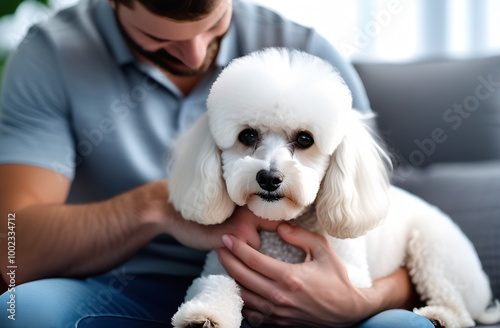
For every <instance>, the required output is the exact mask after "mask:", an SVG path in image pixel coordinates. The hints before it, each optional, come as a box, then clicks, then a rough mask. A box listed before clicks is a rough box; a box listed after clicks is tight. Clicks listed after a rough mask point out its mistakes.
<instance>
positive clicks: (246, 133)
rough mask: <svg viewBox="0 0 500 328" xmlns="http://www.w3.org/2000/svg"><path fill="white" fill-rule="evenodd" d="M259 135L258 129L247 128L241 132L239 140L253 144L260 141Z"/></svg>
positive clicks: (248, 144)
mask: <svg viewBox="0 0 500 328" xmlns="http://www.w3.org/2000/svg"><path fill="white" fill-rule="evenodd" d="M258 136H259V135H258V133H257V131H255V130H254V129H245V130H243V131H241V132H240V135H239V136H238V140H239V141H240V142H241V143H242V144H244V145H246V146H253V145H255V144H256V143H257V141H259V140H258Z"/></svg>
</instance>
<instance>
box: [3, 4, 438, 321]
mask: <svg viewBox="0 0 500 328" xmlns="http://www.w3.org/2000/svg"><path fill="white" fill-rule="evenodd" d="M267 46H287V47H292V48H299V49H303V50H305V51H308V52H310V53H312V54H315V55H318V56H320V57H323V58H325V59H326V60H329V61H330V62H332V64H334V65H335V66H336V67H337V68H338V69H339V70H340V72H341V74H342V75H343V77H344V78H345V80H346V82H347V83H348V85H349V86H350V88H351V90H352V92H353V95H354V106H355V108H357V109H358V110H361V111H368V110H369V104H368V101H367V99H366V96H365V94H364V91H363V88H362V86H361V84H360V82H359V80H358V79H357V77H356V75H355V73H354V71H353V69H352V68H351V67H350V66H348V65H347V64H346V63H345V62H344V61H343V60H342V59H341V57H340V56H339V55H338V53H337V52H336V51H335V50H334V49H333V48H332V46H331V45H329V43H328V42H326V41H325V40H324V39H323V38H321V37H320V36H319V35H318V34H316V32H315V31H314V30H311V29H307V28H304V27H301V26H298V25H296V24H294V23H292V22H290V21H287V20H284V19H282V18H281V17H279V16H278V15H276V14H274V13H272V12H270V11H268V10H265V9H262V8H259V7H257V6H255V5H252V4H247V3H243V2H240V1H236V0H235V1H231V0H213V1H195V0H193V1H180V0H179V1H173V0H170V1H164V0H115V1H110V2H109V3H108V2H106V1H105V0H89V1H83V2H81V3H80V4H78V5H77V6H76V7H74V8H70V9H68V10H66V11H64V12H62V13H60V14H59V15H57V16H56V17H55V18H53V19H51V20H49V21H48V22H46V23H44V24H41V25H39V26H37V27H34V28H33V29H32V30H31V31H30V33H29V34H28V36H27V38H26V39H25V40H24V41H23V43H22V44H21V45H20V46H19V49H18V50H17V51H16V52H15V53H14V54H13V55H12V56H11V58H10V61H9V63H8V66H7V68H6V70H5V79H4V84H3V85H4V86H3V90H2V92H3V93H2V100H1V110H2V114H1V121H0V163H1V165H0V180H1V181H2V182H3V183H2V185H1V186H0V190H1V200H0V204H1V205H0V208H1V215H2V225H3V226H7V222H6V220H7V217H8V213H11V215H14V216H15V237H16V241H17V243H16V257H15V263H14V264H15V266H16V269H15V287H14V289H15V291H12V290H11V291H8V292H7V293H4V294H3V295H2V297H1V303H2V304H6V303H5V302H7V301H8V300H9V298H12V295H15V296H14V297H15V301H16V305H15V308H16V311H17V316H16V320H15V321H12V320H11V319H8V317H7V316H2V317H0V323H1V324H2V326H4V325H5V324H8V326H9V327H34V326H36V327H70V326H71V327H75V326H77V327H87V326H89V327H92V326H96V327H97V326H99V325H106V326H125V327H133V326H134V325H137V326H140V325H145V324H147V325H149V326H155V325H156V324H158V325H160V324H161V323H163V324H164V323H165V322H167V323H168V322H169V320H170V317H171V315H172V314H173V313H174V312H175V310H176V309H177V306H178V305H179V304H180V303H181V302H182V299H183V296H184V292H185V289H186V288H187V286H188V285H189V283H190V281H191V280H192V279H193V277H195V276H197V275H198V274H199V272H200V270H201V266H202V263H203V259H204V254H205V253H204V252H200V251H205V250H209V249H213V248H217V249H218V252H219V256H220V259H221V262H222V263H223V265H224V266H225V268H226V269H227V271H228V273H229V274H231V275H232V276H233V277H235V279H236V280H237V281H238V282H239V283H240V284H241V286H242V295H243V298H244V301H245V305H246V309H245V314H246V316H247V318H248V319H249V321H250V324H252V325H256V324H260V323H262V322H266V323H272V324H285V325H288V324H295V325H297V324H300V325H306V326H307V325H310V326H317V325H327V326H347V325H350V324H354V323H357V322H360V321H362V320H363V319H365V318H367V317H369V316H371V315H374V314H375V313H378V312H380V311H383V310H386V309H390V308H398V307H405V306H408V304H409V302H410V301H411V297H412V296H413V293H412V289H411V284H410V282H409V279H408V275H407V273H406V272H405V271H404V270H400V271H398V272H397V273H395V274H394V275H392V276H390V277H387V278H384V279H381V280H379V281H377V282H376V283H375V284H374V287H373V288H370V289H364V290H361V289H356V288H354V287H353V286H352V285H351V284H350V282H349V280H348V277H347V275H346V271H345V267H344V266H343V264H342V263H341V261H340V260H339V259H338V258H337V257H336V254H335V252H334V251H333V250H332V249H331V248H328V247H327V245H326V244H325V241H324V239H322V238H321V237H320V236H318V235H315V234H312V233H310V232H307V231H304V230H302V229H298V228H290V226H288V225H286V224H284V225H280V226H279V227H276V224H273V223H269V222H267V221H264V220H259V219H258V218H256V217H254V216H253V215H252V214H251V213H249V212H248V211H247V210H246V209H243V208H241V209H238V210H236V212H235V213H234V215H233V216H232V217H231V218H230V219H228V220H227V222H225V223H223V224H221V225H218V226H210V227H205V226H200V225H197V224H195V223H192V222H188V221H185V220H183V219H182V217H180V215H179V214H178V213H177V212H175V210H174V209H173V208H172V205H171V204H169V203H168V201H167V199H168V194H167V184H168V180H165V178H166V177H167V176H166V174H165V166H166V162H168V159H169V157H170V151H169V149H171V148H172V147H173V145H174V143H175V138H176V136H177V135H178V134H179V133H182V132H183V131H185V130H187V129H188V128H189V127H190V126H191V124H192V123H193V122H194V121H195V120H196V119H197V118H198V117H199V116H200V115H201V114H202V113H203V112H204V110H205V105H204V102H205V99H206V96H207V94H208V91H209V87H210V85H211V83H212V82H213V81H214V80H215V78H216V76H217V74H218V73H219V72H220V71H221V69H222V68H223V67H224V66H225V65H227V64H228V63H229V62H230V60H231V59H233V58H236V57H239V56H242V55H244V54H246V53H248V52H251V51H254V50H258V49H261V48H263V47H267ZM214 206H216V204H215V205H214ZM259 229H265V230H275V229H280V232H281V233H283V234H285V235H287V236H289V240H291V241H294V243H295V244H296V245H298V246H301V247H303V248H307V249H311V250H312V251H313V254H314V252H321V251H323V252H324V250H325V249H327V250H328V251H327V252H326V253H323V254H317V255H318V256H317V260H314V261H311V262H308V263H307V268H308V270H302V271H298V272H296V274H294V276H293V277H292V276H290V275H287V274H286V273H287V272H290V265H289V264H286V263H283V264H282V265H279V266H276V265H273V266H269V265H266V258H265V257H264V256H260V257H255V256H253V257H252V261H254V264H257V266H258V267H260V268H262V269H261V270H257V271H253V270H250V269H249V268H248V266H246V264H248V261H249V259H248V257H249V254H251V252H252V250H253V248H252V247H258V244H259V241H258V235H257V230H259ZM222 236H225V237H224V241H225V243H224V244H223V242H222ZM318 245H321V246H326V247H317V246H318ZM2 252H3V254H7V250H6V248H4V249H3V250H2ZM320 255H321V256H320ZM323 255H325V256H323ZM6 261H7V259H6V257H5V256H2V263H1V269H2V275H3V278H4V279H5V280H6V281H8V279H10V277H11V276H9V275H8V274H9V271H8V269H7V267H8V266H9V264H8V263H7V262H6ZM255 261H256V262H255ZM10 265H12V263H10ZM270 277H277V278H275V279H271V278H270ZM290 278H292V279H293V281H296V282H299V285H300V288H297V289H296V290H291V289H295V287H296V286H295V287H294V286H291V285H290V283H287V279H290ZM263 279H265V280H266V281H268V282H269V280H270V279H271V280H272V281H271V282H270V283H271V284H272V285H273V286H274V287H275V288H272V289H271V290H265V291H263V290H260V288H259V286H261V285H262V284H261V282H262V280H263ZM322 281H324V282H325V283H324V284H319V282H322ZM326 282H328V283H326ZM292 285H294V284H292ZM326 287H328V288H329V290H328V292H327V293H324V291H325V288H326ZM319 288H320V289H321V290H322V291H323V292H322V293H319V292H318V290H317V289H319ZM276 292H277V294H276ZM13 293H15V294H13ZM273 293H274V294H273ZM276 295H284V296H286V301H284V298H282V297H281V298H280V297H278V298H277V297H276ZM386 317H389V318H390V320H394V319H395V318H397V320H396V322H397V324H396V325H398V326H406V327H410V326H411V324H410V323H411V322H413V324H414V326H415V327H417V326H425V324H430V322H428V321H426V320H424V319H422V318H421V317H418V316H416V315H413V314H412V313H410V312H383V313H382V315H379V316H375V317H373V318H372V319H369V320H368V321H366V322H365V323H363V325H364V326H366V327H367V326H370V324H371V325H372V326H374V325H375V326H376V325H377V320H381V322H382V324H381V325H382V326H386V327H387V326H388V325H385V324H384V322H387V320H386V319H385V318H386ZM398 320H399V321H398ZM402 322H403V323H402ZM379 326H380V324H379Z"/></svg>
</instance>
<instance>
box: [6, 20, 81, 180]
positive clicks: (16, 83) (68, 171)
mask: <svg viewBox="0 0 500 328" xmlns="http://www.w3.org/2000/svg"><path fill="white" fill-rule="evenodd" d="M1 91H2V94H1V97H0V164H5V163H10V164H27V165H34V166H39V167H43V168H47V169H50V170H53V171H56V172H59V173H62V174H64V175H65V176H67V177H69V178H70V179H72V178H73V176H74V168H75V158H76V157H75V142H74V138H73V134H72V131H71V125H70V119H71V117H70V113H69V104H68V99H67V97H66V92H65V88H64V82H63V80H62V77H61V74H60V71H59V67H58V64H57V54H56V52H55V51H54V47H52V46H51V43H50V40H49V39H48V37H46V36H44V33H43V31H42V30H41V29H39V28H37V27H33V28H32V29H31V30H30V32H29V33H28V35H27V37H26V38H25V39H24V41H23V42H22V43H21V44H20V46H19V47H18V49H17V50H16V51H15V52H14V53H12V54H11V56H10V58H9V60H8V62H7V65H6V68H5V71H4V78H3V83H2V90H1Z"/></svg>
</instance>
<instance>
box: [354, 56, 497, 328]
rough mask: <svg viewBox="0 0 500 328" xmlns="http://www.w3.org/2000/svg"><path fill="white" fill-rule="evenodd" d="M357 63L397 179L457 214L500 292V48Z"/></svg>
mask: <svg viewBox="0 0 500 328" xmlns="http://www.w3.org/2000/svg"><path fill="white" fill-rule="evenodd" d="M355 67H356V70H357V71H358V73H359V75H360V77H361V79H362V81H363V83H364V85H365V87H366V90H367V93H368V97H369V99H370V102H371V105H372V108H373V110H374V111H375V112H376V113H377V114H378V125H379V129H380V132H381V134H382V137H383V138H384V139H385V141H386V142H387V144H388V147H389V149H390V150H391V151H392V153H393V154H394V158H395V162H396V163H397V166H398V167H397V168H396V170H395V173H394V177H393V182H394V183H395V184H396V185H399V186H401V187H403V188H405V189H407V190H409V191H411V192H413V193H414V194H417V195H419V196H420V197H422V198H424V199H425V200H427V201H428V202H430V203H432V204H435V205H437V206H439V207H440V208H441V209H442V210H443V211H444V212H446V213H448V214H449V215H450V216H451V217H452V218H453V220H455V222H457V224H458V225H459V226H460V227H461V228H462V229H463V231H464V232H465V234H466V235H467V236H468V237H469V238H470V239H471V240H472V242H473V243H474V245H475V247H476V250H477V251H478V253H479V257H480V258H481V261H482V263H483V267H484V269H485V271H486V272H487V274H488V275H489V277H490V281H491V286H492V289H493V293H494V295H495V297H496V298H498V299H500V56H498V57H489V58H475V59H433V60H422V61H416V62H411V63H392V64H389V63H367V62H359V63H355ZM443 233H446V232H443ZM489 327H500V325H495V326H489Z"/></svg>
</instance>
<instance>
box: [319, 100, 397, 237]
mask: <svg viewBox="0 0 500 328" xmlns="http://www.w3.org/2000/svg"><path fill="white" fill-rule="evenodd" d="M361 119H362V118H361V114H359V113H357V112H356V111H355V110H352V111H351V112H350V113H349V115H348V120H347V121H348V122H347V123H348V127H347V132H346V134H345V136H344V139H343V140H342V142H341V143H340V145H339V146H338V148H337V149H336V150H335V152H334V154H333V155H332V157H331V160H330V166H329V167H328V169H327V172H326V175H325V177H324V178H323V181H322V183H321V188H320V190H319V193H318V197H317V198H316V212H317V216H318V220H319V222H320V224H321V225H322V226H323V228H324V229H325V230H326V231H327V232H328V234H330V235H331V236H333V237H337V238H356V237H359V236H362V235H364V234H365V233H366V232H368V230H370V229H372V228H374V227H375V226H376V225H377V224H379V223H380V222H381V221H382V220H383V219H384V218H385V217H386V216H387V213H388V210H389V205H390V197H389V187H390V184H389V172H390V167H391V165H390V159H389V157H388V156H387V154H386V153H385V152H384V150H383V149H382V148H381V147H380V146H379V144H378V142H377V141H376V140H375V139H374V138H373V137H372V135H371V133H370V131H369V130H368V127H367V126H366V125H365V124H364V123H363V122H362V121H361Z"/></svg>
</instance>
